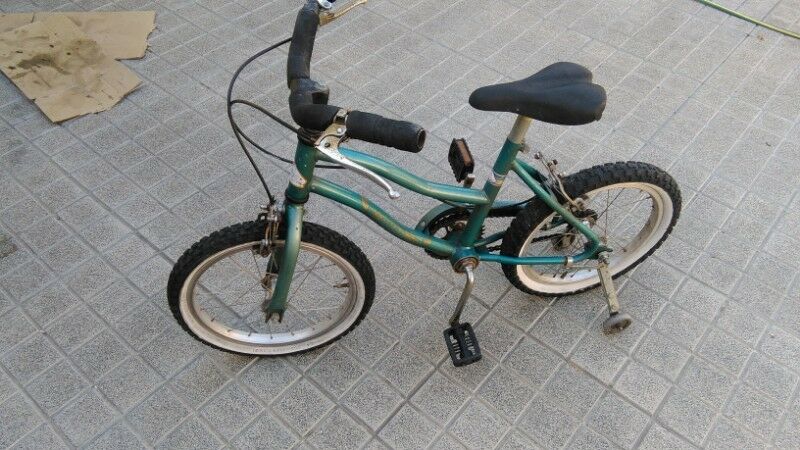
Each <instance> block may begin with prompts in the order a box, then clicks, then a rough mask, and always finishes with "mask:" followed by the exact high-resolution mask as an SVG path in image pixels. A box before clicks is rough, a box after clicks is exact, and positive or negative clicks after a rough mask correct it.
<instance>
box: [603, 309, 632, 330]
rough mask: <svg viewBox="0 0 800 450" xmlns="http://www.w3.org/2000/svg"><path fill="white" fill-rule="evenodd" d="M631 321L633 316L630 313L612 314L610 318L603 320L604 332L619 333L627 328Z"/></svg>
mask: <svg viewBox="0 0 800 450" xmlns="http://www.w3.org/2000/svg"><path fill="white" fill-rule="evenodd" d="M631 323H633V318H632V317H631V316H630V315H628V314H625V313H615V314H612V315H611V316H610V317H609V318H608V319H606V320H605V321H603V333H605V334H617V333H619V332H620V331H622V330H624V329H625V328H628V326H630V324H631Z"/></svg>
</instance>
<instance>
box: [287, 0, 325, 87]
mask: <svg viewBox="0 0 800 450" xmlns="http://www.w3.org/2000/svg"><path fill="white" fill-rule="evenodd" d="M318 28H319V5H318V4H317V2H316V0H309V1H307V2H306V4H305V6H303V7H302V8H301V9H300V12H299V13H297V19H296V20H295V22H294V33H293V34H292V43H291V44H289V60H288V62H287V63H286V82H287V84H288V85H289V88H290V89H291V88H292V82H293V81H294V80H297V79H300V78H311V55H312V54H313V53H314V39H316V37H317V29H318Z"/></svg>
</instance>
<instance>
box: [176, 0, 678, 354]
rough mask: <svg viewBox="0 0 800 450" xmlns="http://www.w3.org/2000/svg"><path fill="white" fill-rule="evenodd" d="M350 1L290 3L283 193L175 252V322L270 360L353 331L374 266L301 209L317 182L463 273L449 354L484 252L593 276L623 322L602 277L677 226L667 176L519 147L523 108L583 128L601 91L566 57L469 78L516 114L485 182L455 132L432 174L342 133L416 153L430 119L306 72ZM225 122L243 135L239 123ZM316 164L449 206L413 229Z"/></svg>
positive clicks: (467, 340) (481, 95)
mask: <svg viewBox="0 0 800 450" xmlns="http://www.w3.org/2000/svg"><path fill="white" fill-rule="evenodd" d="M360 3H363V0H358V1H356V2H354V3H352V4H350V5H349V6H347V7H344V8H342V9H341V10H339V11H337V12H332V11H329V10H330V8H331V4H330V3H329V2H327V1H325V0H308V1H307V2H306V4H305V6H304V7H303V8H302V9H301V10H300V13H299V14H298V16H297V21H296V23H295V28H294V34H293V36H292V39H291V45H290V49H289V59H288V67H287V75H288V83H289V88H290V89H291V94H290V97H289V103H290V109H291V114H292V117H293V119H294V120H295V122H297V124H299V125H300V129H299V130H297V131H298V133H297V135H298V139H299V143H298V145H297V149H296V153H295V157H294V166H295V170H294V172H293V175H292V177H291V180H290V182H289V185H288V187H287V189H286V192H285V202H284V205H283V206H280V205H279V204H278V203H277V202H275V198H274V197H273V196H272V194H270V193H269V190H267V194H268V196H269V197H270V204H269V205H268V206H265V207H264V211H263V213H262V214H261V215H260V216H259V218H258V219H257V220H255V221H252V222H245V223H240V224H237V225H233V226H230V227H227V228H224V229H222V230H219V231H217V232H215V233H212V234H211V235H210V236H208V237H205V238H203V239H202V240H200V241H199V242H197V243H196V244H194V245H193V246H192V247H191V248H190V249H189V250H187V251H186V253H184V254H183V256H181V258H180V259H179V260H178V262H177V263H176V265H175V267H174V269H173V270H172V274H171V275H170V279H169V286H168V296H169V305H170V308H171V310H172V312H173V314H174V315H175V318H176V319H177V320H178V322H179V323H180V324H181V325H182V326H183V328H184V329H185V330H186V331H187V332H189V333H190V334H192V335H193V336H194V337H196V338H197V339H199V340H201V341H203V342H205V343H206V344H208V345H211V346H213V347H216V348H219V349H222V350H226V351H230V352H236V353H243V354H250V355H268V356H274V355H287V354H292V353H300V352H305V351H308V350H311V349H314V348H317V347H320V346H323V345H326V344H329V343H331V342H333V341H335V340H337V339H339V338H341V337H342V336H344V335H345V334H347V333H348V332H349V331H350V330H352V329H353V328H355V326H356V325H358V323H359V322H360V321H361V320H362V319H363V318H364V316H365V315H366V314H367V312H368V311H369V309H370V306H371V305H372V301H373V298H374V296H375V275H374V273H373V270H372V266H371V265H370V263H369V261H368V260H367V258H366V257H365V256H364V253H363V252H362V251H361V249H359V248H358V247H357V246H356V245H355V244H354V243H353V242H351V241H350V240H349V239H347V238H346V237H345V236H342V235H341V234H339V233H337V232H335V231H333V230H330V229H328V228H326V227H323V226H321V225H317V224H314V223H309V222H304V221H303V210H304V204H305V203H306V202H307V201H308V199H309V196H310V195H311V194H318V195H322V196H323V197H327V198H329V199H331V200H333V201H335V202H338V203H341V204H344V205H346V206H348V207H350V208H353V209H355V210H356V211H359V212H361V213H362V214H364V215H366V216H367V217H368V218H369V219H371V220H372V221H374V222H375V223H377V224H378V225H380V226H381V227H382V228H384V229H385V230H386V231H388V232H389V233H391V234H393V235H394V236H396V237H398V238H399V239H402V240H404V241H406V242H409V243H411V244H413V245H416V246H418V247H422V248H423V249H425V251H426V252H427V253H428V254H429V255H431V256H433V257H435V258H440V259H447V260H448V261H449V262H450V264H452V267H453V270H455V272H457V273H462V274H465V275H466V285H465V286H464V290H463V292H462V294H461V299H460V300H459V302H458V304H457V305H456V308H455V312H454V313H453V316H452V317H451V318H450V325H451V327H450V328H448V329H447V330H445V331H444V336H445V341H446V346H447V349H448V351H449V353H450V356H451V358H452V360H453V363H454V364H455V365H457V366H460V365H464V364H469V363H472V362H475V361H477V360H479V359H480V356H481V354H480V348H479V346H478V340H477V338H476V336H475V333H474V331H473V329H472V327H471V326H470V324H469V323H461V321H460V316H461V311H462V310H463V308H464V305H465V303H466V301H467V299H468V298H469V296H470V293H471V291H472V287H473V285H474V275H473V271H474V269H475V268H476V267H478V265H479V264H480V263H481V262H495V263H500V264H501V265H502V268H503V272H504V273H505V276H506V277H507V278H508V280H509V281H510V282H511V283H512V284H513V285H514V286H516V287H517V288H518V289H520V290H522V291H524V292H527V293H530V294H537V295H543V296H563V295H569V294H575V293H578V292H583V291H586V290H588V289H592V288H595V287H597V286H601V287H602V289H603V292H604V294H605V297H606V299H607V301H608V310H609V314H610V316H609V318H608V319H607V320H606V321H605V322H604V323H603V329H604V331H605V332H607V333H614V332H618V331H621V330H623V329H625V328H626V327H627V326H628V325H629V324H630V323H631V318H630V316H628V315H627V314H624V313H622V312H621V311H620V307H619V303H618V301H617V295H616V290H615V288H614V283H613V281H612V280H613V278H615V277H617V276H619V275H622V274H623V273H625V272H627V271H629V270H631V269H632V268H634V267H635V266H636V265H637V264H639V263H641V262H642V261H643V260H645V259H646V258H647V257H648V256H650V254H652V253H653V252H654V251H655V250H656V249H657V248H658V247H659V245H661V243H662V242H663V241H664V240H665V239H666V237H667V236H668V235H669V233H670V232H671V231H672V228H673V226H674V225H675V223H676V221H677V219H678V215H679V213H680V210H681V195H680V191H679V189H678V185H677V183H676V182H675V181H674V180H673V179H672V177H670V176H669V175H668V174H667V173H665V172H664V171H662V170H661V169H659V168H657V167H654V166H652V165H649V164H646V163H641V162H619V163H613V164H604V165H600V166H596V167H592V168H590V169H584V170H581V171H580V172H578V173H575V174H572V175H569V176H564V175H562V174H560V173H559V172H558V171H557V167H556V163H555V161H546V160H544V159H543V158H542V157H541V155H540V154H533V155H530V152H529V150H528V147H527V146H526V145H525V134H526V132H527V131H528V127H529V126H530V124H531V121H532V120H540V121H543V122H548V123H553V124H561V125H581V124H587V123H591V122H593V121H596V120H598V119H600V116H601V114H602V112H603V109H604V108H605V103H606V94H605V91H604V90H603V88H602V87H600V86H598V85H596V84H593V83H592V73H591V72H590V71H589V70H587V69H586V68H584V67H581V66H579V65H577V64H572V63H565V62H561V63H557V64H553V65H551V66H549V67H547V68H545V69H544V70H542V71H540V72H538V73H536V74H535V75H533V76H531V77H529V78H526V79H524V80H520V81H515V82H512V83H504V84H497V85H494V86H487V87H482V88H480V89H478V90H476V91H475V92H473V93H472V95H471V96H470V99H469V102H470V104H471V105H472V106H473V107H474V108H477V109H479V110H483V111H502V112H509V113H513V114H517V119H516V123H515V124H514V126H513V128H512V129H511V133H510V134H509V135H508V139H507V140H506V142H505V145H503V147H502V149H501V150H500V153H499V155H498V157H497V160H496V161H495V163H494V166H493V169H492V172H491V173H490V174H489V177H488V180H487V181H486V183H485V184H484V186H483V188H482V189H475V188H472V187H471V185H472V182H473V181H474V179H475V178H474V176H473V174H472V171H473V167H474V161H473V158H472V155H471V153H470V151H469V149H468V147H467V145H466V143H465V142H464V141H463V140H454V141H453V144H452V146H451V148H450V153H449V161H450V164H451V166H452V168H453V171H454V174H455V177H456V180H457V181H458V182H463V186H462V185H446V184H441V183H435V182H431V181H427V180H424V179H422V178H420V177H418V176H416V175H413V174H411V173H409V172H407V171H405V170H403V169H401V168H399V167H397V166H395V165H393V164H391V163H389V162H387V161H384V160H382V159H379V158H376V157H374V156H370V155H367V154H364V153H360V152H358V151H355V150H352V149H349V148H345V147H343V146H342V145H341V144H342V143H343V141H344V140H345V139H359V140H362V141H367V142H372V143H376V144H380V145H384V146H389V147H394V148H396V149H399V150H403V151H407V152H412V153H416V152H419V151H420V150H422V147H423V144H424V141H425V130H423V129H422V128H421V127H419V126H418V125H415V124H413V123H409V122H401V121H396V120H391V119H387V118H384V117H380V116H377V115H374V114H368V113H364V112H358V111H348V110H345V109H342V108H339V107H336V106H332V105H328V104H327V100H328V90H327V88H326V87H325V86H323V85H321V84H319V83H317V82H315V81H313V80H312V79H311V78H310V71H309V65H310V60H311V53H312V50H313V46H314V39H315V37H316V33H317V28H318V26H319V25H320V23H322V24H325V23H327V22H329V21H330V20H333V19H335V18H336V17H338V16H339V15H341V14H343V13H344V12H347V11H349V10H350V9H352V7H353V6H355V5H357V4H360ZM262 53H263V52H262ZM237 75H238V72H237ZM234 79H235V77H234ZM238 102H240V103H247V102H243V101H238ZM234 103H235V102H234ZM229 107H230V106H229ZM268 114H269V113H268ZM270 117H273V118H274V116H272V115H270ZM276 120H278V119H277V118H276ZM234 131H235V132H237V137H240V135H239V134H238V133H240V132H241V130H240V129H238V127H237V126H236V125H235V124H234ZM248 140H249V139H248ZM240 142H241V141H240ZM251 142H252V141H251ZM520 153H523V154H526V153H527V154H529V155H530V156H532V157H533V158H535V159H538V160H540V161H541V162H542V163H543V166H544V167H545V169H546V170H544V171H543V172H540V171H538V170H537V169H536V168H534V167H533V166H532V165H530V164H528V163H527V162H525V161H524V160H522V159H518V156H520ZM248 156H249V153H248ZM251 162H252V158H251ZM319 162H323V163H328V165H330V163H333V164H337V165H340V166H343V167H345V168H347V169H349V170H351V171H353V172H355V173H357V174H360V175H362V176H364V177H366V178H367V179H369V180H371V181H373V182H374V183H376V184H378V185H379V186H381V187H382V188H384V189H385V190H386V191H387V193H388V195H389V197H390V198H397V197H398V196H399V195H400V194H399V193H398V192H397V191H396V190H395V189H394V187H393V185H392V183H394V184H397V185H399V186H402V187H404V188H407V189H410V190H412V191H414V192H417V193H420V194H422V195H425V196H428V197H431V198H434V199H437V200H440V201H442V202H443V203H442V204H441V205H440V206H438V207H436V208H433V209H432V210H430V211H428V212H427V213H425V214H424V215H423V216H422V219H421V220H420V221H419V223H418V224H417V225H416V227H415V228H410V227H407V226H405V225H403V224H401V223H399V222H398V221H397V220H395V219H394V218H393V217H391V216H390V215H389V214H387V213H386V212H385V211H383V210H382V209H381V208H380V207H378V206H377V205H375V204H374V203H372V202H371V201H370V200H368V199H367V198H365V197H363V196H361V195H360V194H358V193H356V192H353V191H351V190H349V189H347V188H345V187H342V186H340V185H338V184H335V183H333V182H331V181H328V180H325V179H324V178H321V177H319V176H317V175H316V174H315V168H316V167H318V166H317V164H318V163H319ZM254 167H255V165H254ZM256 170H257V168H256ZM509 172H513V173H514V174H516V175H517V176H518V177H519V178H520V179H521V180H522V182H524V184H525V185H526V186H527V187H529V188H530V189H531V191H533V193H534V194H535V196H533V197H532V198H531V199H529V200H526V201H522V202H519V201H499V200H497V195H498V192H499V190H500V188H501V186H502V185H503V182H504V181H505V179H506V176H507V174H508V173H509ZM259 175H261V174H260V172H259ZM262 181H263V177H262ZM265 187H266V184H265ZM488 217H513V218H514V219H513V221H512V222H511V224H510V226H509V227H508V229H506V230H505V231H503V232H500V233H495V234H491V235H489V236H483V231H484V228H483V224H484V221H485V220H486V219H487V218H488ZM498 243H499V245H497V244H498Z"/></svg>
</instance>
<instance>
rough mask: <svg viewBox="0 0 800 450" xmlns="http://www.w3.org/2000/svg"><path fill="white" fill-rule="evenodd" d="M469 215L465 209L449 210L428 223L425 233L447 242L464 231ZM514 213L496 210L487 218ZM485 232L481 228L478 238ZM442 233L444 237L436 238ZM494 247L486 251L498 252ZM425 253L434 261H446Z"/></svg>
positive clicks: (511, 215) (469, 212)
mask: <svg viewBox="0 0 800 450" xmlns="http://www.w3.org/2000/svg"><path fill="white" fill-rule="evenodd" d="M470 214H472V210H471V209H466V208H457V207H453V208H450V209H448V210H446V211H444V212H442V213H441V214H439V215H438V216H436V217H434V218H433V219H432V220H431V221H430V222H429V223H428V226H427V227H425V232H426V233H428V234H430V235H431V236H436V237H438V238H441V239H444V240H449V239H450V238H452V237H453V235H454V233H459V232H461V230H463V229H464V226H466V224H467V220H468V219H469V216H470ZM515 215H516V212H513V210H511V209H506V208H496V209H493V210H491V211H490V212H489V217H491V218H497V217H514V216H515ZM485 230H486V227H485V226H481V231H480V233H478V238H482V237H483V233H484V231H485ZM442 231H444V235H439V236H437V233H441V232H442ZM498 249H499V246H497V248H494V247H488V250H490V251H493V250H498ZM425 253H427V254H428V255H429V256H431V257H432V258H435V259H447V256H443V255H439V254H437V253H435V252H432V251H430V250H428V249H425Z"/></svg>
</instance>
